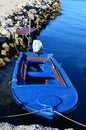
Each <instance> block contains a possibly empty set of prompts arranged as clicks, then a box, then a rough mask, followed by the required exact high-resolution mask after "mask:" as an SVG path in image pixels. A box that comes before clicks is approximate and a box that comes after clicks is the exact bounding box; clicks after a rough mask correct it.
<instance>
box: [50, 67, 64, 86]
mask: <svg viewBox="0 0 86 130" xmlns="http://www.w3.org/2000/svg"><path fill="white" fill-rule="evenodd" d="M51 69H52V71H53V73H54V75H55V76H56V78H57V79H58V81H59V82H60V84H61V85H62V86H65V87H66V83H65V82H64V80H63V78H62V76H61V74H60V73H59V71H58V70H57V69H56V68H55V66H53V65H51Z"/></svg>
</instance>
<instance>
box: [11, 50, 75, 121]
mask: <svg viewBox="0 0 86 130" xmlns="http://www.w3.org/2000/svg"><path fill="white" fill-rule="evenodd" d="M22 64H23V65H22ZM12 94H13V98H14V99H15V101H16V102H17V103H18V104H19V105H21V106H22V107H23V108H24V109H26V110H27V111H29V112H31V113H34V114H36V115H40V116H42V117H45V118H47V119H53V117H55V116H58V112H60V113H68V112H70V111H72V110H73V109H74V107H75V106H76V104H77V101H78V94H77V91H76V89H75V88H74V86H73V84H72V83H71V81H70V79H69V78H68V76H67V74H66V73H65V71H64V70H63V68H62V67H61V66H60V64H59V63H58V62H57V61H56V60H55V58H54V57H53V56H52V55H51V54H48V53H43V54H39V55H36V54H35V53H33V52H25V53H24V52H23V53H21V54H20V56H19V58H18V61H17V63H16V65H15V69H14V73H13V77H12Z"/></svg>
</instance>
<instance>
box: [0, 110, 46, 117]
mask: <svg viewBox="0 0 86 130" xmlns="http://www.w3.org/2000/svg"><path fill="white" fill-rule="evenodd" d="M44 110H48V109H45V108H44V109H41V110H39V111H36V112H29V113H23V114H16V115H8V116H0V118H14V117H20V116H26V115H31V114H36V113H39V112H41V111H44Z"/></svg>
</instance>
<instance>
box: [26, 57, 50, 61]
mask: <svg viewBox="0 0 86 130" xmlns="http://www.w3.org/2000/svg"><path fill="white" fill-rule="evenodd" d="M26 60H38V61H47V62H50V61H51V60H50V58H41V57H31V56H30V57H29V56H28V57H27V58H26Z"/></svg>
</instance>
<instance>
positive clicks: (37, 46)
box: [32, 40, 43, 53]
mask: <svg viewBox="0 0 86 130" xmlns="http://www.w3.org/2000/svg"><path fill="white" fill-rule="evenodd" d="M32 48H33V52H35V53H37V52H40V51H41V50H42V48H43V45H42V42H41V41H40V40H33V45H32Z"/></svg>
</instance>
